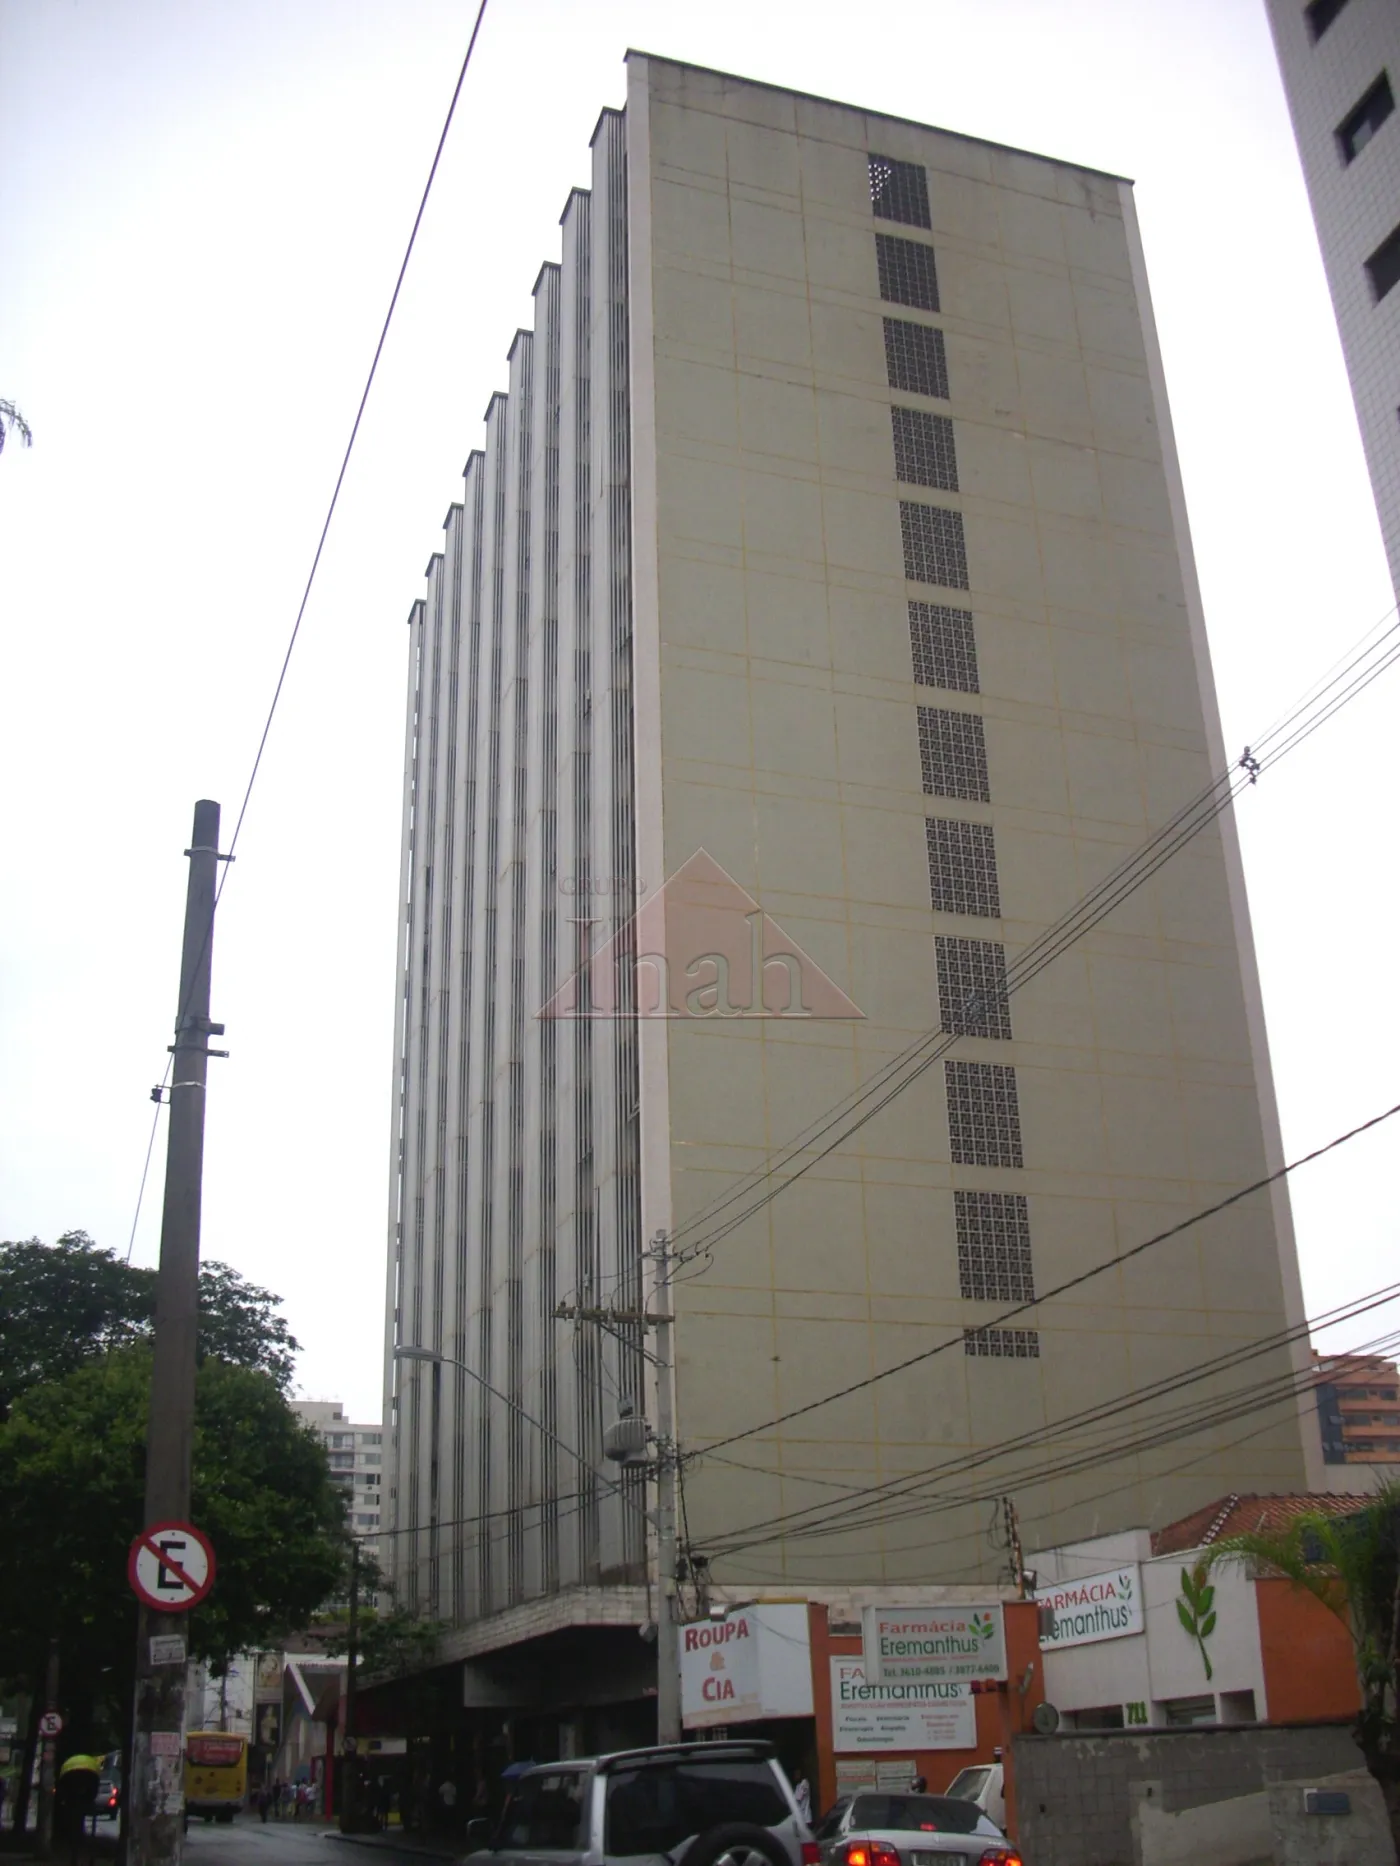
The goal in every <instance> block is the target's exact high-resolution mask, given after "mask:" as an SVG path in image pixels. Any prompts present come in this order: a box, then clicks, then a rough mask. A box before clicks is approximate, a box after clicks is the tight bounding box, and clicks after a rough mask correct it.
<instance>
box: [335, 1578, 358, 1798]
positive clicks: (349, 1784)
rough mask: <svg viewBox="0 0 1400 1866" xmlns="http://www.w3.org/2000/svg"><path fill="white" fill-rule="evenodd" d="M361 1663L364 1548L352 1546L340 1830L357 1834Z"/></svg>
mask: <svg viewBox="0 0 1400 1866" xmlns="http://www.w3.org/2000/svg"><path fill="white" fill-rule="evenodd" d="M359 1664H360V1545H359V1543H358V1542H352V1543H351V1544H350V1626H349V1635H348V1638H347V1641H346V1652H345V1735H344V1738H343V1740H342V1742H341V1746H340V1747H341V1752H342V1753H341V1764H342V1767H341V1772H340V1831H341V1833H343V1834H357V1833H359V1831H360V1826H359V1819H360V1809H359V1795H358V1792H357V1791H358V1789H359V1786H360V1784H359V1780H358V1777H359V1769H360V1759H359V1756H358V1755H357V1754H356V1752H357V1750H358V1749H359V1742H358V1739H357V1737H356V1734H355V1704H356V1697H357V1690H358V1682H359V1681H358V1679H357V1677H356V1673H357V1671H358V1669H359Z"/></svg>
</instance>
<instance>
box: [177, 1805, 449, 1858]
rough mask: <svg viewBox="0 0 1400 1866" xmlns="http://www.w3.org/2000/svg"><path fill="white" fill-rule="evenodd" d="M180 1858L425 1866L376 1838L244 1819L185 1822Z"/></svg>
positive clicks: (410, 1854) (417, 1854) (414, 1854)
mask: <svg viewBox="0 0 1400 1866" xmlns="http://www.w3.org/2000/svg"><path fill="white" fill-rule="evenodd" d="M411 1845H412V1843H411V1842H410V1846H411ZM439 1857H441V1856H439ZM185 1858H186V1860H187V1861H188V1862H189V1866H427V1860H426V1858H425V1856H424V1854H422V1853H420V1852H415V1851H407V1850H401V1849H400V1848H398V1847H396V1846H394V1845H393V1844H392V1843H389V1844H386V1843H385V1841H383V1840H380V1839H376V1840H375V1841H374V1842H373V1843H372V1844H370V1845H364V1844H363V1843H360V1842H357V1841H352V1840H342V1839H341V1838H340V1837H339V1836H338V1835H337V1834H335V1833H334V1831H333V1830H331V1829H328V1828H326V1827H325V1826H322V1825H320V1824H317V1825H315V1826H312V1825H310V1824H309V1823H308V1824H307V1825H305V1826H298V1825H297V1823H296V1822H295V1821H267V1822H266V1823H264V1822H262V1821H260V1820H258V1819H257V1818H256V1817H254V1818H253V1819H251V1820H250V1819H249V1818H248V1817H247V1816H242V1817H241V1818H240V1819H238V1820H236V1821H234V1822H233V1823H232V1824H231V1825H230V1826H228V1827H221V1826H220V1825H219V1824H218V1823H217V1822H215V1823H214V1824H213V1825H212V1826H209V1825H207V1824H206V1823H205V1822H203V1821H191V1823H190V1830H189V1832H188V1834H186V1836H185Z"/></svg>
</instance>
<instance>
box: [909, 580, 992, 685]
mask: <svg viewBox="0 0 1400 1866" xmlns="http://www.w3.org/2000/svg"><path fill="white" fill-rule="evenodd" d="M909 648H910V652H911V654H912V656H913V661H914V678H915V680H916V681H918V683H919V685H920V686H921V687H946V688H947V689H948V691H949V692H950V693H978V692H980V691H981V689H980V687H979V685H978V679H977V642H976V638H975V636H974V635H973V632H972V615H971V613H970V611H968V610H966V609H946V608H945V607H944V606H943V604H942V603H924V602H911V603H910V605H909Z"/></svg>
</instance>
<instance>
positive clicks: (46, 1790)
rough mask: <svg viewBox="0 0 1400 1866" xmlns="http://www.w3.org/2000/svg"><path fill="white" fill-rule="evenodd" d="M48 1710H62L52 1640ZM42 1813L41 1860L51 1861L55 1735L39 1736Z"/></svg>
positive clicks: (34, 1714)
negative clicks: (59, 1707) (59, 1705)
mask: <svg viewBox="0 0 1400 1866" xmlns="http://www.w3.org/2000/svg"><path fill="white" fill-rule="evenodd" d="M44 1709H45V1710H46V1711H56V1710H57V1709H58V1641H57V1640H56V1639H51V1640H50V1641H49V1658H48V1663H47V1665H46V1666H45V1667H44ZM29 1714H30V1716H31V1717H37V1716H38V1715H39V1712H38V1709H37V1707H36V1708H31V1710H30V1712H29ZM39 1743H40V1749H39V1813H38V1822H37V1826H38V1836H39V1857H40V1859H48V1857H49V1855H50V1854H51V1853H52V1852H53V1814H54V1794H55V1790H56V1786H57V1782H58V1768H57V1757H58V1740H57V1738H55V1737H52V1736H45V1735H44V1734H43V1733H42V1732H41V1733H40V1736H39Z"/></svg>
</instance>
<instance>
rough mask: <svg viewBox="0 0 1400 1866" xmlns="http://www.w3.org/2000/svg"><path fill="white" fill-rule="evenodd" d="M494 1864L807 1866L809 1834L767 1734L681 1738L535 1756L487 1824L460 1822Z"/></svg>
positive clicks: (811, 1854)
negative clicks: (543, 1860)
mask: <svg viewBox="0 0 1400 1866" xmlns="http://www.w3.org/2000/svg"><path fill="white" fill-rule="evenodd" d="M467 1842H468V1845H469V1846H472V1845H475V1846H476V1847H482V1846H485V1847H488V1848H489V1850H490V1851H491V1852H492V1853H493V1854H495V1856H496V1857H497V1858H498V1859H499V1860H500V1861H502V1862H503V1866H538V1856H539V1855H540V1853H542V1852H548V1853H549V1855H550V1866H610V1862H612V1861H614V1860H623V1859H625V1860H637V1859H638V1858H642V1859H645V1858H652V1859H655V1860H657V1861H665V1862H668V1866H719V1863H720V1862H724V1866H818V1861H819V1858H820V1856H819V1853H818V1849H817V1846H816V1843H815V1841H814V1840H813V1838H812V1831H811V1829H810V1828H809V1827H808V1825H807V1823H806V1822H805V1821H804V1820H803V1818H802V1816H801V1814H800V1813H799V1812H798V1807H797V1803H796V1801H795V1800H794V1799H793V1793H792V1787H791V1785H790V1783H789V1782H788V1779H787V1777H786V1776H785V1775H784V1773H783V1771H782V1768H781V1766H780V1765H779V1763H778V1760H777V1758H776V1756H775V1755H774V1752H773V1746H772V1744H771V1743H761V1742H733V1743H685V1744H678V1745H674V1746H660V1747H657V1748H654V1749H632V1750H623V1751H620V1752H618V1753H617V1754H615V1755H609V1756H594V1757H590V1758H587V1759H585V1760H571V1761H569V1762H549V1763H541V1764H539V1765H538V1766H536V1767H534V1768H531V1769H529V1770H526V1771H525V1772H524V1773H523V1774H521V1775H520V1776H519V1777H518V1778H517V1779H516V1781H515V1782H514V1784H513V1785H512V1788H511V1795H510V1799H509V1801H508V1802H507V1803H506V1806H505V1809H504V1811H503V1812H502V1815H501V1818H500V1820H499V1821H498V1822H497V1824H496V1829H495V1832H494V1833H490V1832H489V1831H488V1824H487V1823H486V1822H485V1821H473V1822H471V1824H470V1825H469V1826H468V1828H467Z"/></svg>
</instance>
